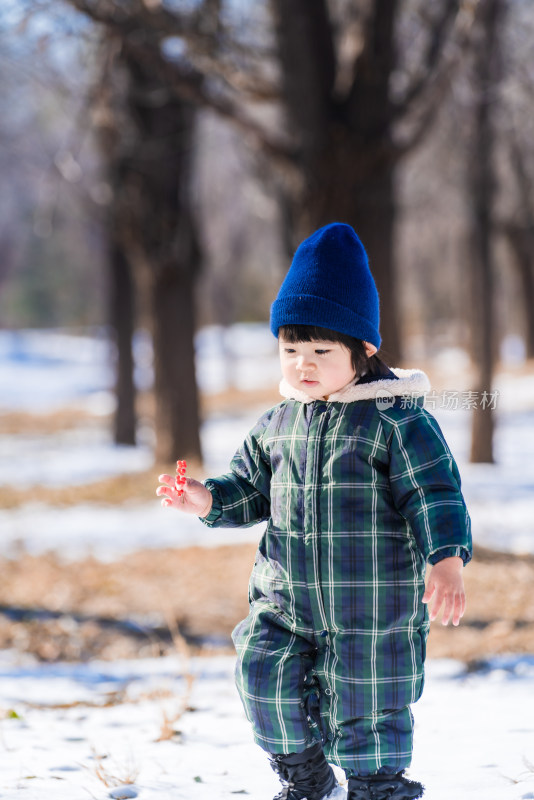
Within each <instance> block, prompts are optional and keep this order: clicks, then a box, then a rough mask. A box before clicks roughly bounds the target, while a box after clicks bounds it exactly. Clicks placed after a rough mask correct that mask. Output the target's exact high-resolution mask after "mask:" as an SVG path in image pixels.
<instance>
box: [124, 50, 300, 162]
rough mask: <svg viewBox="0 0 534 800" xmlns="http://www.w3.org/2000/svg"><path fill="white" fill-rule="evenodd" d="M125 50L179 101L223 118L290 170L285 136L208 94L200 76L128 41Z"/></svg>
mask: <svg viewBox="0 0 534 800" xmlns="http://www.w3.org/2000/svg"><path fill="white" fill-rule="evenodd" d="M123 44H124V47H125V49H126V50H127V51H128V52H129V53H130V54H131V55H132V56H133V57H134V58H137V59H139V60H144V61H147V60H148V62H149V63H150V66H151V69H152V70H153V71H154V73H155V74H157V75H158V77H159V78H160V80H162V82H163V83H164V84H165V85H166V86H168V88H169V91H172V92H174V93H175V94H176V95H178V96H179V97H180V98H181V99H182V100H185V101H186V102H189V103H192V104H194V105H196V106H198V107H199V108H206V109H210V110H211V111H214V112H215V113H216V114H218V115H219V116H220V117H223V118H225V119H227V120H228V121H229V122H231V123H232V124H233V125H234V126H235V127H237V128H238V129H239V130H241V132H242V133H244V134H245V136H246V137H247V138H248V140H249V141H250V142H251V143H252V144H253V145H254V146H255V147H259V148H260V149H262V150H263V151H264V152H266V154H267V155H268V156H270V157H271V158H273V159H274V160H275V161H278V162H282V163H283V164H284V166H286V167H292V166H293V165H294V163H295V161H296V158H297V148H296V146H295V145H293V144H292V142H291V141H290V140H289V139H288V138H287V137H280V136H277V135H276V134H274V133H271V132H269V131H268V130H266V128H265V127H264V126H263V125H261V124H260V123H259V122H257V121H256V120H254V119H252V118H251V117H250V116H249V115H248V114H246V112H245V111H244V109H243V107H242V106H241V105H240V104H238V103H237V102H235V101H233V100H231V99H229V98H228V97H225V96H223V95H222V94H216V93H214V92H211V91H210V90H209V88H208V86H207V82H206V81H205V80H204V76H203V75H201V74H198V73H191V71H190V70H189V71H188V72H186V71H184V70H181V69H180V68H179V67H178V66H176V65H175V64H173V63H171V62H169V61H167V60H166V59H164V58H163V57H162V55H161V53H160V52H159V50H154V49H147V48H146V47H143V46H140V45H138V44H137V43H136V42H132V41H129V40H126V41H124V43H123Z"/></svg>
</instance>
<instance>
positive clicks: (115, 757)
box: [0, 653, 534, 800]
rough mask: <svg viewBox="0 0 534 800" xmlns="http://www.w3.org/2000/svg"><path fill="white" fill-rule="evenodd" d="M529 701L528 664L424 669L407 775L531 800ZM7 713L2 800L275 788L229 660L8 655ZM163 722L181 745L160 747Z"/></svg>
mask: <svg viewBox="0 0 534 800" xmlns="http://www.w3.org/2000/svg"><path fill="white" fill-rule="evenodd" d="M187 674H189V675H190V676H191V678H190V681H191V693H190V694H188V689H187V680H186V679H185V675H187ZM533 689H534V658H532V657H522V658H513V659H512V658H510V659H494V660H493V661H492V663H491V664H489V665H488V670H487V672H486V673H484V674H466V673H465V670H464V667H463V666H462V665H461V664H459V663H457V662H454V661H447V660H440V661H430V662H429V663H428V668H427V686H426V689H425V692H424V695H423V698H422V700H420V701H419V703H417V704H416V705H415V706H414V714H415V719H416V736H415V754H414V761H413V765H412V769H411V774H412V775H413V777H416V778H418V779H419V780H421V781H422V782H423V783H424V784H425V785H426V788H427V791H426V794H425V798H428V800H451V798H454V799H455V800H527V798H534V722H533V720H534V691H533ZM184 706H187V708H188V709H190V710H186V711H185V712H184V711H183V709H184ZM0 709H1V710H3V712H4V719H3V720H2V721H1V722H0V753H1V754H2V757H1V758H0V761H1V763H2V768H1V769H0V797H2V798H4V800H8V798H9V800H14V798H16V797H19V796H22V797H25V798H26V800H40V799H41V798H43V797H46V798H54V800H62V798H65V800H86V798H87V796H88V795H89V796H90V797H93V798H107V797H110V796H111V797H137V796H138V797H139V798H140V800H156V799H158V798H162V800H163V798H165V800H166V799H167V798H176V800H178V799H179V798H183V799H184V800H214V798H224V797H228V798H229V797H233V796H235V795H244V796H247V797H250V799H251V800H266V798H271V797H272V796H273V795H274V794H276V792H277V791H278V788H279V787H278V782H277V778H276V776H275V775H274V773H273V772H272V771H271V769H270V767H269V764H268V762H267V759H266V757H265V755H264V754H263V752H262V751H261V750H260V749H259V748H258V747H257V746H256V745H254V743H253V742H252V736H251V732H250V729H249V725H248V723H247V721H246V719H245V717H244V713H243V711H242V708H241V703H240V700H239V698H238V696H237V692H236V690H235V688H234V684H233V659H232V658H228V657H217V658H211V659H193V660H192V661H191V663H189V664H187V663H185V662H184V661H182V660H181V659H179V658H174V657H168V658H160V659H156V660H151V659H146V660H142V661H122V662H121V661H118V662H114V663H108V662H92V663H90V664H84V665H79V664H74V665H71V664H54V665H42V664H36V663H33V662H32V661H28V660H25V661H22V662H21V661H20V657H19V656H17V655H13V654H11V653H5V654H3V655H2V657H1V658H0ZM182 712H183V713H182ZM165 719H167V722H168V724H167V726H166V727H167V728H168V729H170V730H171V731H172V730H174V731H176V732H177V733H176V735H174V736H172V738H166V739H165V738H164V739H163V740H162V741H158V739H161V737H162V732H163V730H164V728H165V725H164V720H165ZM2 751H3V753H2ZM99 772H100V774H101V778H99V777H98V773H99ZM339 776H340V778H342V777H343V774H342V773H341V772H340V773H339ZM102 778H103V779H104V780H105V781H107V783H108V785H107V786H106V785H105V783H104V782H103V780H102ZM127 781H133V784H128V783H127Z"/></svg>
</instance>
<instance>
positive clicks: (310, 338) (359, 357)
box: [278, 325, 389, 377]
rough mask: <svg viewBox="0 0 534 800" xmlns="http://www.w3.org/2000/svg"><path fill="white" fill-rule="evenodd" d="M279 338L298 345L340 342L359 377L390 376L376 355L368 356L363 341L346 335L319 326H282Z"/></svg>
mask: <svg viewBox="0 0 534 800" xmlns="http://www.w3.org/2000/svg"><path fill="white" fill-rule="evenodd" d="M278 336H279V337H280V336H281V337H282V338H283V339H284V341H286V342H290V343H291V344H296V343H297V342H339V344H342V345H343V346H344V347H346V348H347V350H348V351H349V352H350V359H351V363H352V366H353V368H354V373H355V375H356V376H357V377H360V376H362V375H364V374H367V375H369V376H376V377H379V376H381V375H384V376H385V375H388V374H389V367H388V366H387V364H385V363H384V362H383V361H382V359H381V358H379V357H378V356H377V355H376V353H375V355H374V356H368V355H367V353H366V352H365V345H364V343H363V341H362V340H361V339H355V338H354V337H353V336H349V335H348V334H346V333H339V332H338V331H332V330H330V329H329V328H321V327H320V326H319V325H282V326H281V327H280V328H279V329H278Z"/></svg>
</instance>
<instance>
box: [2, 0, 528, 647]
mask: <svg viewBox="0 0 534 800" xmlns="http://www.w3.org/2000/svg"><path fill="white" fill-rule="evenodd" d="M533 78H534V14H533V13H532V5H531V3H530V0H513V2H512V0H436V2H431V3H429V2H427V0H404V2H400V0H374V1H373V2H371V0H180V1H179V0H4V2H3V3H2V9H1V11H0V97H1V103H2V114H0V169H1V174H2V191H1V193H0V203H1V214H0V448H1V452H2V458H1V459H0V528H1V529H2V552H1V554H0V571H1V574H2V581H1V582H0V584H1V585H0V647H4V648H9V647H14V648H16V649H17V650H18V651H27V652H31V653H33V654H35V655H36V656H37V657H38V658H40V659H42V660H48V661H50V660H52V661H53V660H58V659H62V658H66V659H86V658H89V657H91V656H95V655H98V656H102V657H104V658H115V657H117V656H119V657H120V656H121V655H126V656H132V655H136V654H137V655H139V654H141V655H147V654H149V655H150V654H154V653H156V654H158V653H164V652H168V651H169V649H172V648H173V647H174V645H175V642H176V641H177V637H178V638H179V637H180V636H182V635H183V636H185V637H186V638H187V641H188V643H189V644H191V643H194V642H201V643H203V644H204V645H206V642H209V641H212V638H213V637H214V636H215V637H219V644H220V642H221V637H222V642H223V644H224V645H225V646H226V645H228V642H229V638H228V637H229V633H230V631H231V630H232V628H233V626H234V625H235V624H236V622H237V621H238V620H239V619H241V618H242V617H243V616H244V615H245V614H246V613H247V611H246V606H247V604H246V585H247V580H248V575H249V571H250V567H251V565H252V563H253V560H254V552H255V549H256V545H257V541H258V538H259V537H260V535H261V531H260V530H259V529H258V528H255V529H254V528H253V529H250V530H249V531H231V530H229V531H226V530H225V531H224V535H223V533H222V532H221V531H219V530H218V531H212V532H210V531H207V530H206V529H205V528H204V526H202V524H201V523H200V522H199V521H198V520H196V519H191V518H189V517H188V518H184V516H180V517H178V516H177V515H176V514H174V513H171V512H169V511H168V510H165V509H162V508H161V507H160V505H159V501H158V500H157V499H156V497H155V488H156V485H157V475H158V474H159V472H161V471H163V469H165V470H166V471H168V470H169V469H171V470H172V469H174V467H173V462H175V460H176V459H183V458H187V459H188V460H189V474H192V475H197V476H198V477H204V476H206V475H209V474H217V473H218V472H221V471H224V470H225V469H226V468H227V465H228V461H229V459H230V458H231V455H232V454H233V452H234V451H235V449H236V447H237V446H238V445H239V443H240V442H241V441H242V439H243V436H244V435H245V433H246V431H247V430H248V429H249V428H250V427H251V425H252V424H253V423H254V421H255V419H256V418H257V416H258V414H259V413H261V412H262V411H263V410H265V408H267V407H268V406H270V405H273V404H275V403H276V402H278V400H279V394H278V389H277V384H278V379H279V366H278V362H277V355H276V343H275V341H274V339H273V337H272V335H271V334H270V331H269V329H268V315H269V307H270V303H271V302H272V300H273V298H274V296H275V294H276V292H277V290H278V287H279V285H280V282H281V280H282V278H283V276H284V275H285V273H286V270H287V268H288V266H289V263H290V260H291V257H292V255H293V252H294V250H295V248H296V246H297V244H298V243H299V241H300V240H301V239H302V238H303V237H304V236H306V235H308V234H309V233H310V232H311V231H312V230H313V229H314V228H316V227H318V226H319V225H322V224H324V223H328V222H331V221H333V220H341V221H345V222H348V223H350V224H352V225H353V226H354V228H355V229H356V231H357V232H358V233H359V235H360V236H361V238H362V240H363V242H364V243H365V245H366V248H367V250H368V252H369V254H370V259H371V263H372V268H373V272H374V274H375V276H376V279H377V282H378V285H379V291H380V296H381V314H382V319H381V330H382V334H383V348H382V351H381V352H382V355H383V357H384V359H385V360H386V362H388V363H389V364H390V365H392V366H406V367H418V368H422V369H424V370H426V371H427V372H428V374H429V376H430V378H431V382H432V385H433V387H434V388H435V390H436V392H437V394H436V395H435V396H434V401H435V402H434V404H433V405H432V402H431V400H432V399H431V397H430V396H429V397H428V398H427V407H428V408H429V410H430V411H432V412H434V411H435V413H436V415H437V418H438V421H439V423H440V425H442V427H443V430H444V434H445V437H446V438H447V441H448V442H449V443H450V444H451V447H452V450H453V453H454V455H455V457H456V458H457V460H458V463H459V465H460V472H461V474H462V479H463V489H464V494H465V496H466V500H467V504H468V507H469V509H470V512H471V515H472V518H473V531H474V538H475V544H476V559H475V561H474V562H473V564H472V565H470V567H469V570H466V582H467V589H468V595H469V598H470V604H469V610H468V614H467V616H466V618H465V620H464V621H463V623H462V628H461V630H460V631H459V632H458V631H454V632H452V631H449V630H448V629H442V626H439V628H436V630H435V631H434V633H433V635H432V637H431V643H430V650H429V652H430V654H431V655H442V656H448V657H453V658H460V659H463V660H465V661H476V660H477V659H480V658H482V657H483V656H484V655H485V654H492V653H501V652H521V653H522V652H527V653H529V652H532V649H533V647H534V645H533V642H534V604H533V603H532V599H531V587H532V580H533V577H534V550H533V547H534V545H533V542H534V535H533V527H532V487H533V486H534V437H533V436H532V433H531V432H532V431H533V430H534V425H533V422H532V421H533V414H534V383H533V381H532V376H533V375H534V370H533V366H534V361H533V359H534V313H533V308H534V263H533V256H532V254H533V253H534V247H533V244H534V191H533V187H534V145H533V142H534V135H533V133H534V132H533V126H534V115H533V114H532V106H533V89H532V87H533V85H534V81H533ZM55 382H57V387H58V388H57V390H56V389H54V388H53V384H54V385H55ZM488 586H491V587H492V592H491V597H488V592H487V587H488ZM512 587H513V590H512ZM132 619H135V621H136V622H135V625H134V626H133V627H132V625H131V624H130V623H131V621H132ZM136 626H137V627H136ZM210 637H212V638H211V639H210ZM180 641H181V639H180Z"/></svg>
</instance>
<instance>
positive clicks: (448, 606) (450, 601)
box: [441, 594, 454, 625]
mask: <svg viewBox="0 0 534 800" xmlns="http://www.w3.org/2000/svg"><path fill="white" fill-rule="evenodd" d="M453 608H454V597H453V596H452V595H450V594H447V595H446V596H445V606H444V608H443V616H442V618H441V624H442V625H448V624H449V622H450V619H451V616H452V612H453Z"/></svg>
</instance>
